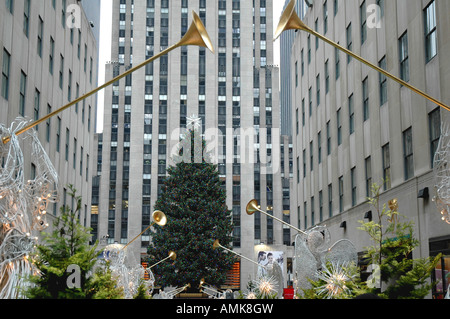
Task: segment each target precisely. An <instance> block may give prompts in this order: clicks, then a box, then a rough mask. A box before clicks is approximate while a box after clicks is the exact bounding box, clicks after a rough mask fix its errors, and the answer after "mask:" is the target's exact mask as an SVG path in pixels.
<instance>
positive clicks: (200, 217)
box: [148, 130, 236, 289]
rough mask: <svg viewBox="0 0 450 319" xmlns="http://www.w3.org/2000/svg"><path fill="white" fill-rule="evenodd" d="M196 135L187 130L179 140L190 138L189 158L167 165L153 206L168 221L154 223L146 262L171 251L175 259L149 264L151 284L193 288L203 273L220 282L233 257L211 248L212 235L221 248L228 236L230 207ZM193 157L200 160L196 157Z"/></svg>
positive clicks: (226, 244) (230, 227) (229, 267)
mask: <svg viewBox="0 0 450 319" xmlns="http://www.w3.org/2000/svg"><path fill="white" fill-rule="evenodd" d="M195 134H197V132H195V131H192V130H191V131H189V132H188V133H187V138H186V137H185V139H184V140H182V143H181V144H182V145H188V144H187V143H190V142H191V146H192V148H191V161H189V157H187V159H188V160H186V157H185V160H186V161H181V162H179V163H178V164H176V165H175V166H171V167H169V168H168V170H167V172H168V174H169V176H168V177H167V178H166V180H165V183H164V186H163V188H162V193H161V195H160V197H159V198H158V200H157V201H156V204H155V207H154V208H155V210H160V211H162V212H164V213H165V214H166V216H167V224H166V225H165V226H164V227H158V230H157V232H156V234H155V235H154V236H153V238H152V245H151V246H150V247H148V254H149V256H150V257H149V264H150V265H153V264H155V263H157V262H158V261H160V260H162V259H164V258H166V257H167V256H168V255H169V252H170V251H174V252H176V254H177V258H176V260H175V261H172V260H168V261H165V262H162V263H160V264H158V265H157V266H155V267H154V268H152V271H153V273H154V276H155V279H156V285H161V286H163V287H165V286H178V287H180V286H184V285H186V284H188V283H190V284H191V287H192V288H194V289H196V288H197V287H198V285H199V282H200V280H201V279H202V278H205V280H206V282H208V283H209V284H212V285H217V286H218V285H221V284H223V283H224V281H225V279H226V273H227V271H228V270H230V269H231V266H232V265H233V263H234V262H235V261H236V259H235V257H234V255H231V254H228V253H226V252H224V251H223V250H221V249H216V250H213V242H214V240H216V239H218V240H219V241H220V243H221V244H222V245H223V246H225V247H228V246H229V243H230V242H231V240H232V238H231V233H232V231H233V225H232V220H231V211H230V210H228V208H227V206H226V193H225V190H224V189H223V188H222V187H221V181H220V179H219V174H218V171H217V166H216V165H213V164H211V163H208V161H207V160H206V158H205V148H206V145H205V141H204V140H203V139H202V140H201V144H197V145H201V149H199V148H195V147H194V142H193V140H194V136H195ZM185 149H186V148H185ZM182 152H183V149H181V150H180V152H179V154H180V155H183V154H182ZM199 152H200V154H199ZM185 155H186V154H185ZM198 155H200V157H198ZM194 156H197V157H196V158H197V159H198V158H201V161H197V162H196V160H194ZM228 248H230V247H228ZM230 255H231V256H230Z"/></svg>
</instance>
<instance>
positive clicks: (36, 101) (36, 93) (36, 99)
mask: <svg viewBox="0 0 450 319" xmlns="http://www.w3.org/2000/svg"><path fill="white" fill-rule="evenodd" d="M40 104H41V92H39V90H38V89H36V90H35V91H34V120H35V121H37V120H39V109H40ZM37 128H38V126H36V129H37Z"/></svg>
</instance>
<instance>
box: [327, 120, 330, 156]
mask: <svg viewBox="0 0 450 319" xmlns="http://www.w3.org/2000/svg"><path fill="white" fill-rule="evenodd" d="M330 154H331V132H330V121H328V122H327V155H330Z"/></svg>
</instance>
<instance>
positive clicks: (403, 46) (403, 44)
mask: <svg viewBox="0 0 450 319" xmlns="http://www.w3.org/2000/svg"><path fill="white" fill-rule="evenodd" d="M399 58H400V78H401V79H402V80H403V81H406V82H408V81H409V59H408V33H407V32H405V33H404V34H403V35H402V36H401V37H400V39H399Z"/></svg>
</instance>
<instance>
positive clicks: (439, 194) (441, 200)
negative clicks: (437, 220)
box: [433, 124, 450, 224]
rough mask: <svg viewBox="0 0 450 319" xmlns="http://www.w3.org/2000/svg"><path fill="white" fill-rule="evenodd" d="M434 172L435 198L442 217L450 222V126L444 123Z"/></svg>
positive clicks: (435, 158)
mask: <svg viewBox="0 0 450 319" xmlns="http://www.w3.org/2000/svg"><path fill="white" fill-rule="evenodd" d="M433 173H434V179H435V192H436V196H435V197H434V198H433V201H434V202H435V204H436V206H437V208H438V210H439V212H440V214H441V215H442V216H441V219H442V220H443V221H445V222H446V223H447V224H450V216H449V211H450V128H449V125H448V124H447V125H444V124H443V125H442V127H441V138H440V139H439V144H438V147H437V149H436V152H435V153H434V163H433Z"/></svg>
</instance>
